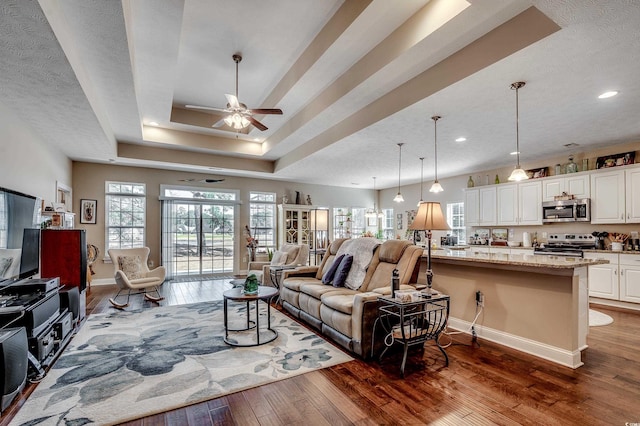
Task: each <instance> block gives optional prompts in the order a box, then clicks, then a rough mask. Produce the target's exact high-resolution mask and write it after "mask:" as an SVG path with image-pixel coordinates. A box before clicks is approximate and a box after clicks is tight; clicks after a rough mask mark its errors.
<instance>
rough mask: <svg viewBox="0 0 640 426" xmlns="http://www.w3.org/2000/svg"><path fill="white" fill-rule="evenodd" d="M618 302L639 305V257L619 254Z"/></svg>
mask: <svg viewBox="0 0 640 426" xmlns="http://www.w3.org/2000/svg"><path fill="white" fill-rule="evenodd" d="M619 264H620V266H619V268H618V269H619V271H620V300H624V301H625V302H634V303H640V255H633V254H620V258H619Z"/></svg>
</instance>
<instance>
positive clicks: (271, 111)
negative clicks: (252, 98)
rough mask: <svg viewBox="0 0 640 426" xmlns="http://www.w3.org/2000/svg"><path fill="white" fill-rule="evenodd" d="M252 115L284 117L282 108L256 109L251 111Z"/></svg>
mask: <svg viewBox="0 0 640 426" xmlns="http://www.w3.org/2000/svg"><path fill="white" fill-rule="evenodd" d="M251 113H252V114H280V115H282V110H281V109H280V108H256V109H251Z"/></svg>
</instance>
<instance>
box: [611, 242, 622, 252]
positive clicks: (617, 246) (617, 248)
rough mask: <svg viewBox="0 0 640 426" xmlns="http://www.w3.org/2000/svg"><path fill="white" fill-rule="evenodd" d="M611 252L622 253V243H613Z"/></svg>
mask: <svg viewBox="0 0 640 426" xmlns="http://www.w3.org/2000/svg"><path fill="white" fill-rule="evenodd" d="M611 251H622V243H611Z"/></svg>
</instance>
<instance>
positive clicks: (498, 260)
mask: <svg viewBox="0 0 640 426" xmlns="http://www.w3.org/2000/svg"><path fill="white" fill-rule="evenodd" d="M431 258H432V259H443V260H461V261H465V262H477V263H493V264H498V265H512V266H528V267H540V268H553V269H572V268H577V267H581V266H589V265H598V264H604V263H609V261H608V260H603V259H583V258H580V257H570V256H549V255H535V254H507V253H471V252H468V251H463V250H447V251H445V252H439V253H431Z"/></svg>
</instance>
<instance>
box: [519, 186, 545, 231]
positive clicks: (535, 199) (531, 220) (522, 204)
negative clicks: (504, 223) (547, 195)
mask: <svg viewBox="0 0 640 426" xmlns="http://www.w3.org/2000/svg"><path fill="white" fill-rule="evenodd" d="M518 224H519V225H542V183H541V182H520V183H519V184H518Z"/></svg>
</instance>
